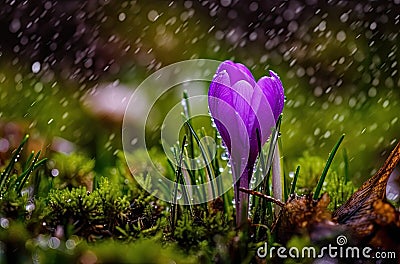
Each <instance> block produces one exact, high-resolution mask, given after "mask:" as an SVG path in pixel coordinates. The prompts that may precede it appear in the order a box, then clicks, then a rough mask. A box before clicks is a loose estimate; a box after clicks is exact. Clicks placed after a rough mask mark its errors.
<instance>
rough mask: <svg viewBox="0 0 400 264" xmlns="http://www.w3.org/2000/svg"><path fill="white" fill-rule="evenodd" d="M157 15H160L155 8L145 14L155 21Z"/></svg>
mask: <svg viewBox="0 0 400 264" xmlns="http://www.w3.org/2000/svg"><path fill="white" fill-rule="evenodd" d="M159 17H160V15H159V14H158V12H157V11H156V10H150V12H149V13H148V14H147V18H148V19H149V20H150V21H151V22H155V21H156V20H157V19H158V18H159Z"/></svg>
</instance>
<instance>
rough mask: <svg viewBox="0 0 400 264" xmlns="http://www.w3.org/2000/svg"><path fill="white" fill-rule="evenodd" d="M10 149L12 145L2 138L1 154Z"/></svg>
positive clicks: (0, 141) (0, 144)
mask: <svg viewBox="0 0 400 264" xmlns="http://www.w3.org/2000/svg"><path fill="white" fill-rule="evenodd" d="M9 148H10V143H9V142H8V140H7V139H5V138H0V152H6V151H8V149H9Z"/></svg>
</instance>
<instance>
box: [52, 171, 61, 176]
mask: <svg viewBox="0 0 400 264" xmlns="http://www.w3.org/2000/svg"><path fill="white" fill-rule="evenodd" d="M59 173H60V172H59V171H58V170H57V169H52V170H51V176H53V177H57V176H58V174H59Z"/></svg>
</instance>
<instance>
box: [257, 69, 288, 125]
mask: <svg viewBox="0 0 400 264" xmlns="http://www.w3.org/2000/svg"><path fill="white" fill-rule="evenodd" d="M270 75H271V77H268V76H264V77H262V78H261V79H260V80H258V82H257V84H258V85H259V86H260V87H261V89H262V91H263V93H264V95H265V97H266V98H267V100H268V102H269V105H270V106H271V109H272V112H273V113H274V118H275V121H276V120H278V117H279V115H280V114H281V113H282V110H283V105H284V102H285V96H284V92H283V86H282V82H281V80H280V79H279V77H278V75H276V74H275V73H274V72H273V71H270Z"/></svg>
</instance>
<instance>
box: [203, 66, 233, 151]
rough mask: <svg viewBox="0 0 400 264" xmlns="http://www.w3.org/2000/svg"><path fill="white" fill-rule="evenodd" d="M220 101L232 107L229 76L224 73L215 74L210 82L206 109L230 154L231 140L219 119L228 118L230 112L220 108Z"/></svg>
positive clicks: (224, 107)
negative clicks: (207, 108)
mask: <svg viewBox="0 0 400 264" xmlns="http://www.w3.org/2000/svg"><path fill="white" fill-rule="evenodd" d="M221 101H224V102H226V103H227V104H228V105H232V88H231V87H230V81H229V76H228V74H227V72H226V71H221V72H219V73H217V75H216V76H215V77H214V79H213V81H212V82H211V84H210V89H209V90H208V107H209V109H210V113H211V116H212V117H213V118H214V123H215V126H216V127H217V129H218V131H219V134H220V135H221V138H222V141H223V142H224V144H225V146H226V147H227V148H228V151H229V152H230V150H231V139H230V136H229V132H228V131H227V129H226V127H225V126H224V125H223V124H222V120H220V119H221V116H229V112H230V111H231V110H229V109H227V110H225V109H226V108H227V107H226V106H224V105H223V104H222V106H221Z"/></svg>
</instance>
